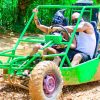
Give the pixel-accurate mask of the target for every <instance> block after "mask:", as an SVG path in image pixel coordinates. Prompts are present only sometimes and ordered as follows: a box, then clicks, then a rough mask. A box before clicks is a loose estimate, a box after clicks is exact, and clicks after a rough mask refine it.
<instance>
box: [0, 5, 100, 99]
mask: <svg viewBox="0 0 100 100" xmlns="http://www.w3.org/2000/svg"><path fill="white" fill-rule="evenodd" d="M40 8H44V9H46V8H49V9H51V8H52V9H55V8H58V9H61V8H64V9H66V10H69V11H70V15H71V14H72V13H73V12H75V11H78V12H80V17H79V19H78V21H77V24H76V27H75V29H74V31H73V33H72V34H71V36H70V39H69V41H65V42H63V41H62V36H61V35H56V36H55V35H45V36H44V37H43V38H37V37H26V38H25V37H24V35H25V33H26V30H27V28H28V27H29V25H30V23H31V21H32V20H33V18H34V13H33V14H32V16H31V17H30V19H29V21H28V23H27V24H26V26H25V28H24V30H23V32H22V33H21V35H20V37H19V39H18V41H17V43H16V44H15V46H14V47H13V48H12V49H11V50H6V51H3V52H0V56H5V57H8V60H7V62H5V63H4V62H3V61H0V68H1V69H3V70H4V79H5V81H6V82H8V83H10V84H12V85H19V86H21V87H22V88H24V89H29V92H30V95H31V97H32V100H59V99H60V97H61V93H62V88H63V85H77V84H82V83H87V82H92V81H97V80H100V54H98V55H96V56H95V57H94V58H93V59H91V60H89V61H87V62H84V63H81V64H79V65H77V66H74V67H72V65H71V62H70V60H69V58H68V57H67V53H68V51H69V48H70V46H71V43H72V41H73V39H74V36H75V33H76V30H77V27H78V24H79V22H80V19H81V17H82V16H83V15H84V13H85V12H89V15H90V17H89V18H90V19H89V20H90V21H91V15H92V9H94V8H98V9H99V8H100V6H99V5H98V6H64V5H40V6H38V7H37V9H38V10H39V9H40ZM70 15H69V18H70ZM59 27H60V26H59ZM66 34H67V33H66ZM20 42H32V43H44V46H43V48H42V49H40V50H39V51H38V52H37V53H36V54H34V55H33V56H32V57H31V58H28V56H21V55H16V54H15V53H16V49H17V47H18V45H19V43H20ZM58 44H63V45H66V44H67V45H68V46H67V48H66V50H65V52H62V53H60V54H48V55H44V56H45V57H46V58H50V57H56V56H59V57H61V58H62V60H61V62H60V64H59V66H57V65H56V64H55V63H54V62H53V61H51V60H43V59H42V51H43V50H44V49H45V48H47V47H51V46H52V45H58ZM96 49H97V47H96ZM96 52H97V51H96ZM66 62H67V66H64V64H65V63H66ZM5 70H7V71H6V73H5ZM25 70H30V71H31V74H30V77H24V78H23V72H24V71H25ZM27 79H28V80H29V85H28V82H27ZM20 80H24V82H21V81H20ZM22 83H27V84H26V85H23V84H22Z"/></svg>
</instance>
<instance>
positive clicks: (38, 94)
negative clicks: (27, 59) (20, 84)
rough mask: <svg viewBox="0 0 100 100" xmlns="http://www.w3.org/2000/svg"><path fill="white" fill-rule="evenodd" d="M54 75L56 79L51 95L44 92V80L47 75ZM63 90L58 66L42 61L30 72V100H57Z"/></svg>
mask: <svg viewBox="0 0 100 100" xmlns="http://www.w3.org/2000/svg"><path fill="white" fill-rule="evenodd" d="M50 73H52V74H54V76H55V77H56V85H55V89H54V91H53V93H52V94H51V95H49V96H48V95H46V94H45V92H44V89H43V88H44V87H43V86H44V85H43V82H44V78H45V76H46V75H48V74H50ZM62 88H63V80H62V76H61V73H60V71H59V68H58V66H57V65H56V64H55V63H54V62H52V61H43V62H40V63H39V64H37V65H36V67H35V68H34V69H33V71H32V72H31V76H30V81H29V92H30V96H31V98H32V100H59V98H61V93H62Z"/></svg>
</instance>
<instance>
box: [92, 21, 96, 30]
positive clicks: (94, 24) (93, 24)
mask: <svg viewBox="0 0 100 100" xmlns="http://www.w3.org/2000/svg"><path fill="white" fill-rule="evenodd" d="M91 24H92V26H93V27H94V29H97V24H96V21H91Z"/></svg>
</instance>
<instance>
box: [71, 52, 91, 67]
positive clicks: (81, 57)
mask: <svg viewBox="0 0 100 100" xmlns="http://www.w3.org/2000/svg"><path fill="white" fill-rule="evenodd" d="M90 59H91V58H90V56H89V55H87V54H85V53H82V52H78V53H76V54H75V55H74V57H73V60H72V62H71V63H72V66H75V65H77V64H79V63H83V62H86V61H88V60H90Z"/></svg>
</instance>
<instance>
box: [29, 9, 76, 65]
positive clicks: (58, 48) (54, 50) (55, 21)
mask: <svg viewBox="0 0 100 100" xmlns="http://www.w3.org/2000/svg"><path fill="white" fill-rule="evenodd" d="M33 12H35V16H34V21H35V24H36V26H37V28H39V29H40V30H41V31H43V32H45V33H46V34H49V33H50V32H52V29H51V26H50V27H48V26H45V25H42V24H40V23H39V20H38V17H37V13H38V10H37V9H34V10H33ZM60 13H61V14H60V16H59V19H56V18H55V19H53V24H60V25H63V26H64V25H65V23H64V24H63V21H64V16H63V14H64V11H61V12H60ZM56 14H57V13H56ZM56 14H55V17H58V16H56ZM56 31H57V30H56ZM53 32H55V31H53ZM62 35H63V38H64V39H65V40H67V39H68V36H67V34H66V33H64V32H63V33H62ZM74 42H75V41H74ZM42 47H43V46H42V45H41V44H36V45H35V46H34V48H33V50H32V52H31V53H30V56H32V55H33V54H35V53H37V52H38V50H39V49H40V48H42ZM72 48H75V47H73V44H72ZM64 49H65V48H61V46H60V45H57V46H53V47H48V48H46V49H45V50H44V53H43V54H44V55H45V54H46V53H47V52H49V53H51V54H57V53H61V52H62V51H64ZM60 60H61V58H60V57H58V56H56V57H55V58H54V60H53V61H54V62H55V63H56V64H57V65H59V62H60Z"/></svg>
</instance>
